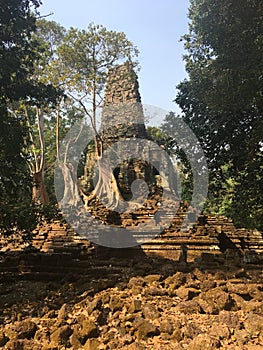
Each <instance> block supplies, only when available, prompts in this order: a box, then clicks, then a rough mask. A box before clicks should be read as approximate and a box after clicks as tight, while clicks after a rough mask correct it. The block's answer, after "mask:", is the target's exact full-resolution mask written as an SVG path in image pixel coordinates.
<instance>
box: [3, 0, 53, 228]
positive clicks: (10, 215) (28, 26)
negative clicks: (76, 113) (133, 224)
mask: <svg viewBox="0 0 263 350" xmlns="http://www.w3.org/2000/svg"><path fill="white" fill-rule="evenodd" d="M40 4H41V1H38V0H31V1H30V0H14V1H11V2H6V1H2V0H1V1H0V5H1V11H0V26H1V32H0V124H1V125H0V145H1V147H0V148H1V151H0V163H1V166H0V201H1V206H0V208H1V209H0V228H1V231H2V232H11V231H12V230H14V229H17V230H20V229H21V230H27V231H29V232H30V231H31V228H32V227H33V226H34V225H35V224H36V222H37V220H36V219H37V213H36V211H35V207H34V206H32V203H31V195H30V194H31V178H30V173H29V171H28V169H27V166H26V163H27V160H28V158H27V154H25V153H24V152H23V150H24V142H25V139H26V137H27V131H28V128H27V121H26V118H25V115H22V114H18V113H16V110H17V107H18V105H19V104H20V102H21V101H24V103H27V104H35V105H41V103H43V101H48V100H50V94H51V93H52V91H54V89H53V88H52V86H50V85H46V84H44V83H41V82H36V81H35V80H34V79H32V75H33V72H34V62H35V61H36V60H37V59H38V58H39V55H40V52H39V50H38V47H39V45H38V43H37V42H36V41H35V40H34V39H33V37H32V34H33V32H34V31H35V29H36V26H35V23H36V16H37V15H38V12H37V9H38V7H39V6H40Z"/></svg>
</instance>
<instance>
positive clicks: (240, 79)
mask: <svg viewBox="0 0 263 350" xmlns="http://www.w3.org/2000/svg"><path fill="white" fill-rule="evenodd" d="M262 17H263V5H262V2H260V1H254V0H242V1H239V2H236V1H233V0H232V1H226V0H223V1H208V0H192V1H191V6H190V9H189V18H190V26H189V34H187V35H185V36H184V42H185V48H186V50H187V52H188V53H187V55H186V56H185V61H186V70H187V72H188V74H189V79H188V80H185V81H183V82H181V83H180V84H179V85H178V90H179V93H178V95H177V97H176V102H177V103H178V104H179V106H180V107H181V109H182V111H183V113H184V119H185V121H186V122H187V123H188V124H189V125H190V127H191V128H192V129H193V130H194V132H195V134H196V135H197V136H198V137H199V139H200V141H201V142H202V146H203V148H204V151H205V153H206V157H207V159H208V161H209V167H210V197H209V199H210V201H209V202H208V208H209V205H210V206H212V207H214V209H216V210H221V211H222V212H223V213H224V214H227V215H228V216H231V217H232V218H233V219H234V221H235V223H236V224H238V225H243V226H246V227H258V228H261V229H262V227H263V222H262V209H263V203H262V197H261V194H260V193H262V165H261V164H262V163H261V161H262V141H263V140H262V134H263V133H262V131H263V121H262V107H263V104H262V94H263V91H262V76H263V62H262V54H263V46H262V44H263V24H262ZM248 181H251V182H248ZM248 185H249V190H244V188H245V186H248ZM222 203H224V204H223V205H222Z"/></svg>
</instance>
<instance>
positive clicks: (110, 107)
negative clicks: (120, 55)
mask: <svg viewBox="0 0 263 350" xmlns="http://www.w3.org/2000/svg"><path fill="white" fill-rule="evenodd" d="M99 138H100V139H101V140H102V142H103V149H104V150H107V148H108V147H111V146H112V145H114V144H116V143H117V142H119V141H122V140H125V141H127V144H128V142H129V140H134V139H143V140H145V139H146V140H147V139H149V137H148V135H147V132H146V128H145V123H144V114H143V107H142V104H141V96H140V93H139V84H138V77H137V74H136V73H135V72H134V70H133V67H132V64H131V63H129V62H126V63H124V64H122V65H117V66H115V67H113V68H112V69H110V70H109V73H108V78H107V82H106V90H105V97H104V101H103V110H102V117H101V127H100V129H99ZM127 144H126V146H125V147H126V148H127V147H128V146H127ZM122 151H123V154H125V152H126V151H128V150H127V149H123V150H122ZM143 152H144V153H145V152H148V150H147V147H146V149H143V150H142V153H143ZM127 153H128V152H127ZM146 158H147V157H146ZM143 159H145V157H143V156H142V158H141V159H125V160H123V161H122V162H121V163H120V164H118V165H117V166H116V168H115V170H114V176H115V178H116V180H117V184H118V187H119V189H120V191H121V194H122V196H123V198H124V199H126V200H129V199H130V197H131V189H130V187H131V184H132V182H133V181H134V180H138V179H142V180H144V181H146V182H147V183H148V185H149V188H150V187H151V186H152V185H154V184H155V181H156V175H157V172H156V170H155V168H154V167H152V166H151V165H150V164H149V163H147V162H146V161H144V160H143ZM92 165H94V157H93V155H92V153H91V152H88V153H87V156H86V167H85V170H84V178H83V180H82V184H83V185H84V186H83V187H84V190H86V192H89V191H90V190H92V185H91V183H92V181H91V180H92V177H93V173H92V170H91V168H92Z"/></svg>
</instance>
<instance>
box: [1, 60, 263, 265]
mask: <svg viewBox="0 0 263 350" xmlns="http://www.w3.org/2000/svg"><path fill="white" fill-rule="evenodd" d="M99 137H101V138H102V140H103V142H104V145H105V149H106V150H107V147H111V146H112V145H114V144H115V143H118V142H120V141H128V143H127V144H125V145H124V146H122V145H121V147H122V148H121V152H122V153H123V154H124V156H125V155H126V152H127V154H129V153H128V151H129V150H128V149H125V147H127V145H129V142H130V141H132V140H133V139H143V140H149V137H148V135H147V132H146V128H145V123H144V115H143V108H142V104H141V97H140V93H139V85H138V79H137V75H136V74H135V72H134V71H133V69H132V66H131V65H130V64H129V63H125V64H124V65H119V66H116V67H114V68H113V69H112V70H111V71H110V72H109V76H108V80H107V85H106V92H105V98H104V106H103V113H102V121H101V128H100V130H99ZM147 152H148V153H149V152H151V150H150V148H149V147H148V146H147V143H146V145H145V147H144V149H142V150H141V154H142V159H129V158H128V159H124V160H123V161H122V162H120V163H119V164H117V167H116V169H115V171H114V175H115V177H116V179H117V182H118V186H119V188H120V189H121V192H122V195H123V197H124V198H125V199H129V198H130V196H131V190H130V186H131V184H132V182H133V181H134V180H136V179H143V180H145V179H146V180H147V183H148V185H149V187H150V188H151V189H152V192H150V194H149V196H148V198H147V200H146V202H145V203H144V205H143V206H142V207H141V208H140V209H138V210H137V211H134V212H131V213H123V214H121V215H118V216H116V215H115V214H114V212H112V211H111V210H109V209H107V208H105V206H103V205H102V204H100V203H99V202H95V204H94V205H93V207H92V208H90V210H91V212H92V214H93V215H94V216H96V217H98V218H100V219H102V220H104V222H106V223H107V224H108V225H109V230H110V225H119V226H121V227H124V228H130V227H134V226H138V227H140V225H142V226H144V225H147V224H148V223H149V222H150V221H151V220H152V219H153V217H154V214H155V213H156V212H157V211H158V209H159V207H158V204H160V202H161V198H162V194H163V187H164V186H163V184H162V187H159V185H158V184H157V182H158V176H159V175H158V171H157V170H156V168H155V167H153V166H152V165H151V164H149V163H148V162H146V161H144V159H145V158H144V157H145V155H146V154H147ZM148 156H149V155H148ZM149 157H150V158H151V160H154V159H155V160H156V161H158V160H160V159H158V157H159V158H160V157H161V155H160V153H158V151H156V152H155V154H151V155H150V156H149ZM124 158H125V157H124ZM94 164H95V160H94V152H93V150H92V147H91V148H90V149H89V150H88V152H87V156H86V165H85V170H84V175H83V177H82V178H81V179H80V183H81V186H82V187H83V188H84V190H85V191H86V192H87V193H88V192H89V191H91V189H92V186H93V184H92V178H93V175H94V174H93V167H94ZM170 170H171V169H168V168H167V169H164V172H166V175H169V171H170ZM168 187H169V184H168ZM185 216H186V208H184V206H183V205H181V206H180V208H179V209H178V210H177V211H173V210H170V212H168V211H163V212H162V213H161V214H160V217H159V219H160V220H163V222H164V223H167V227H166V228H164V230H163V232H162V234H161V235H158V237H157V238H155V239H154V240H151V239H149V242H147V243H144V244H142V245H141V246H139V247H132V248H130V250H131V251H132V254H134V251H136V250H137V251H138V250H140V249H142V250H143V251H144V252H145V253H147V254H150V255H151V254H154V255H159V256H162V257H165V258H170V259H175V260H178V259H179V256H180V250H181V249H182V246H183V247H187V251H188V252H187V253H188V259H189V260H193V259H194V258H196V257H198V256H200V255H201V254H202V253H210V254H213V255H218V254H220V253H224V252H226V251H227V250H228V249H232V250H235V251H238V252H241V253H243V254H245V252H247V251H254V252H255V253H256V254H260V256H261V257H262V255H263V236H262V233H260V232H258V231H253V230H247V229H236V228H235V227H234V225H233V223H232V221H231V220H230V219H227V218H225V217H223V216H219V215H214V216H212V215H201V216H199V218H198V220H197V222H196V224H195V225H194V226H193V227H192V228H190V229H188V230H184V231H183V230H182V223H183V221H184V218H185ZM116 218H117V219H116ZM152 230H154V227H152ZM106 231H107V226H106V227H105V232H106ZM1 243H2V250H3V251H5V250H8V249H10V247H12V248H14V247H20V248H21V246H22V245H21V242H14V244H13V245H9V243H8V242H7V241H6V240H5V239H3V241H2V242H1ZM32 245H33V246H34V247H35V248H36V249H38V250H40V251H43V252H47V253H59V252H62V251H68V252H69V253H71V254H77V253H78V252H81V253H82V254H84V253H86V252H87V251H89V250H90V249H93V248H94V245H93V248H92V244H91V243H90V242H89V241H88V240H87V239H85V238H83V237H80V236H78V235H77V234H76V233H75V232H74V230H72V229H69V228H68V227H67V226H65V225H62V224H60V223H59V222H55V223H54V224H53V225H44V226H42V227H39V228H38V229H37V230H36V232H35V236H34V239H33V242H32ZM20 248H18V249H20ZM126 252H127V251H126Z"/></svg>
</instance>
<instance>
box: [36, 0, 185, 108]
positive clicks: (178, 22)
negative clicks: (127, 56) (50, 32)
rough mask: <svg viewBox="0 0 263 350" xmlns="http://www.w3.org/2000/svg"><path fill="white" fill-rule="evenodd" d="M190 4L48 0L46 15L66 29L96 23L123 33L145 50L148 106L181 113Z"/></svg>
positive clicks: (143, 83) (142, 77)
mask: <svg viewBox="0 0 263 350" xmlns="http://www.w3.org/2000/svg"><path fill="white" fill-rule="evenodd" d="M188 6H189V0H140V1H139V0H122V1H121V0H99V1H94V0H93V1H89V0H88V1H87V0H74V1H65V0H64V1H63V0H56V1H54V0H43V5H42V6H41V8H40V12H41V14H42V15H46V14H48V13H51V12H52V13H54V14H53V15H52V16H50V17H49V18H48V19H49V20H54V21H56V22H59V23H60V24H61V25H63V26H64V27H66V28H69V27H70V26H72V27H77V28H83V29H85V28H87V25H88V24H89V23H90V22H93V23H95V24H102V25H104V26H105V27H106V28H107V29H109V30H110V29H111V30H116V31H123V32H125V34H126V36H127V37H128V39H129V40H131V41H132V42H133V44H134V45H136V46H137V47H138V49H139V51H140V56H139V61H140V65H141V71H140V72H139V83H140V93H141V95H142V102H143V103H144V104H150V105H154V106H157V107H160V108H162V109H165V110H167V111H171V110H173V111H176V112H179V109H178V107H177V106H176V105H175V103H174V102H172V101H173V99H174V98H175V95H176V85H177V84H178V83H179V82H180V81H181V80H182V79H184V78H185V77H186V72H185V69H184V62H183V59H182V55H183V53H184V50H183V43H182V42H179V39H180V37H181V36H182V35H183V34H185V33H187V31H188V19H187V9H188Z"/></svg>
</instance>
